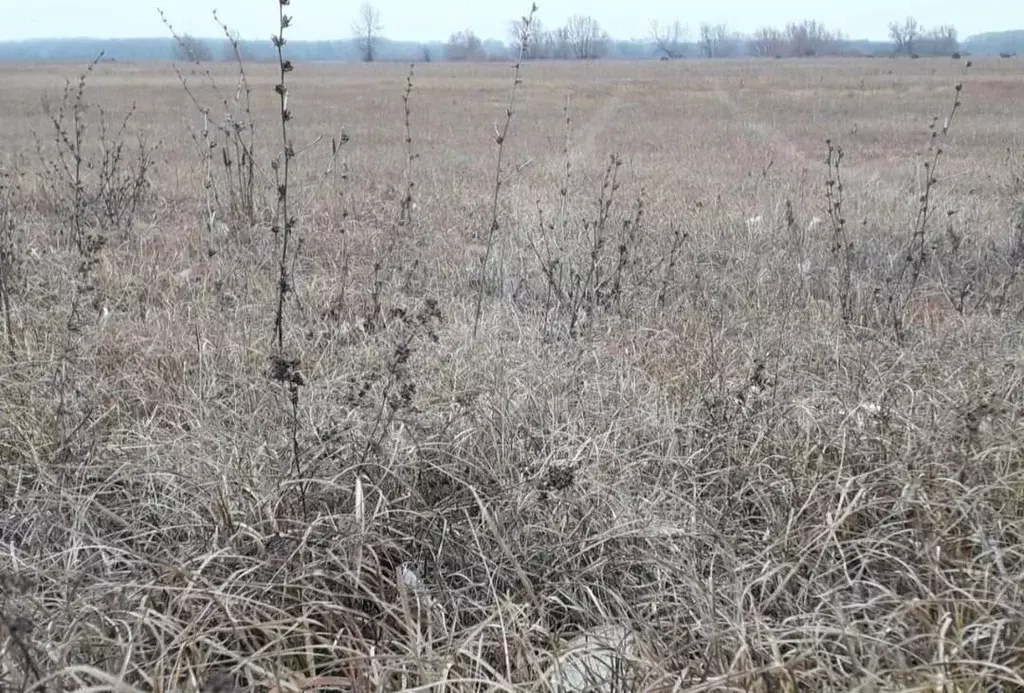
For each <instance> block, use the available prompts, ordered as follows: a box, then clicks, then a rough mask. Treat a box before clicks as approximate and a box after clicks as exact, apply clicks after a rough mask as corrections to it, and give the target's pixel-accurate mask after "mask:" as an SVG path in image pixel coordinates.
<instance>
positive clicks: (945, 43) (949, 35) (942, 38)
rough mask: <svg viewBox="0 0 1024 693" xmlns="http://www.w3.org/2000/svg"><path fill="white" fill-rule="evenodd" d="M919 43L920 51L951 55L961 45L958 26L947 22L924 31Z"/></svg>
mask: <svg viewBox="0 0 1024 693" xmlns="http://www.w3.org/2000/svg"><path fill="white" fill-rule="evenodd" d="M918 45H919V48H918V50H919V51H920V52H924V53H929V54H931V55H951V54H953V53H955V52H956V50H957V49H958V48H959V47H960V42H959V41H958V40H957V31H956V27H954V26H951V25H948V24H945V25H943V26H939V27H936V28H934V29H929V30H928V31H924V32H922V34H921V38H920V39H919V40H918Z"/></svg>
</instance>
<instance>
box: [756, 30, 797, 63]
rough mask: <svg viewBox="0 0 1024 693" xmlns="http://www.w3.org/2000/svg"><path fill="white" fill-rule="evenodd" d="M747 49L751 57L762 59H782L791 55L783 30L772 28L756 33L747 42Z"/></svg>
mask: <svg viewBox="0 0 1024 693" xmlns="http://www.w3.org/2000/svg"><path fill="white" fill-rule="evenodd" d="M747 48H748V50H749V52H750V54H751V55H754V56H757V57H760V58H780V57H782V56H783V55H786V54H788V53H789V46H788V45H787V43H786V35H785V34H784V33H783V32H782V30H781V29H777V28H775V27H771V26H766V27H762V28H761V29H758V30H757V31H755V32H754V35H753V36H752V37H751V38H750V41H749V42H747Z"/></svg>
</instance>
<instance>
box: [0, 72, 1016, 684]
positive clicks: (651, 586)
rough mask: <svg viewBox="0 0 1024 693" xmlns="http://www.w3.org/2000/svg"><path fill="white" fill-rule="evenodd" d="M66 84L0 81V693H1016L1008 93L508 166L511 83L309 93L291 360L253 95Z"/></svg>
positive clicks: (264, 150) (728, 124)
mask: <svg viewBox="0 0 1024 693" xmlns="http://www.w3.org/2000/svg"><path fill="white" fill-rule="evenodd" d="M83 69H84V66H67V65H60V66H55V65H33V66H5V68H4V70H3V72H2V73H0V338H2V340H3V342H2V349H0V544H2V549H3V550H0V581H2V582H0V585H2V587H3V589H2V590H0V688H2V689H3V690H35V691H44V690H47V691H48V690H65V689H66V690H74V689H78V688H85V687H88V686H95V687H94V688H91V689H90V690H115V685H118V684H123V685H124V686H127V688H124V687H122V688H118V689H117V690H139V691H170V690H174V691H193V690H210V691H212V690H215V689H216V690H231V686H232V685H237V686H238V689H237V690H239V691H249V690H253V691H279V692H281V693H283V692H284V691H294V690H300V689H305V690H314V689H318V690H327V689H331V690H353V691H360V692H363V691H367V692H368V691H397V690H437V691H441V690H458V691H462V690H467V691H468V690H473V691H485V690H486V691H499V690H500V691H510V690H522V691H537V690H547V689H548V688H549V687H557V686H558V685H559V681H561V682H562V683H561V684H560V685H561V687H562V689H563V690H583V689H584V686H583V685H582V684H578V683H577V684H571V683H569V678H571V677H569V676H568V675H567V674H566V673H565V671H566V667H570V668H571V666H570V665H569V664H567V663H566V662H568V661H569V660H567V659H565V657H564V656H563V653H564V652H565V650H566V647H567V643H569V642H570V641H572V640H573V638H577V642H579V640H578V638H579V636H580V635H581V634H587V633H590V634H593V633H595V632H597V630H599V629H603V632H605V633H606V634H607V633H612V636H607V637H606V638H605V639H606V640H611V641H614V642H613V644H617V645H622V646H621V647H619V648H618V649H619V650H620V652H619V653H617V654H615V655H612V654H605V655H602V656H601V657H599V658H598V659H599V660H600V662H609V661H612V660H614V662H615V666H614V667H612V668H611V669H607V667H606V670H605V671H604V673H603V674H602V675H603V676H605V677H609V676H610V677H611V678H612V679H613V681H611V682H609V683H606V684H604V683H602V684H594V685H595V686H597V687H596V688H595V689H594V690H602V691H610V690H616V691H618V690H659V691H670V690H671V691H698V690H700V691H711V690H715V691H720V690H744V691H758V692H761V691H764V692H765V693H767V692H769V691H796V690H807V691H833V690H834V691H840V690H842V691H849V690H863V691H896V690H900V691H904V690H905V691H911V690H913V691H945V690H957V691H979V692H980V691H991V690H999V689H997V688H994V686H995V685H996V683H998V682H1001V683H1002V685H1003V686H1004V688H1003V689H1002V690H1024V678H1022V675H1021V673H1020V672H1021V671H1024V447H1022V445H1024V429H1022V416H1024V386H1022V380H1024V351H1022V348H1024V332H1022V329H1021V325H1022V324H1024V323H1022V322H1021V319H1022V317H1024V276H1022V275H1024V120H1022V119H1024V70H1022V68H1021V63H1020V61H1019V60H984V59H979V60H975V61H974V62H973V65H971V66H970V67H967V66H966V65H965V63H964V62H962V61H954V60H950V59H942V60H939V59H922V60H888V59H862V60H853V59H851V60H807V61H802V60H799V61H798V60H766V61H742V60H740V61H689V60H687V61H678V62H671V63H661V62H650V63H643V64H640V63H637V64H630V63H600V62H597V63H586V64H583V63H579V64H574V63H564V64H563V63H557V64H555V63H552V64H543V63H526V64H524V65H523V66H522V70H521V73H520V77H521V82H520V84H519V85H518V87H517V89H516V91H515V101H514V107H513V109H512V110H513V115H512V119H511V123H510V126H509V129H508V133H507V135H506V136H505V137H504V139H501V146H500V147H499V144H498V140H499V139H500V138H499V136H498V135H499V133H500V132H502V130H503V128H504V126H505V120H506V110H507V109H508V106H509V98H510V92H511V89H512V85H513V78H514V74H515V73H514V71H513V70H512V69H510V67H509V66H508V65H507V64H489V65H459V66H453V65H442V64H426V65H417V66H416V67H415V70H414V71H413V72H412V73H410V72H409V66H406V65H371V66H362V65H358V66H357V65H320V64H317V65H307V64H298V65H296V68H295V71H294V72H292V73H290V74H289V75H288V84H289V97H288V109H289V110H290V112H291V115H292V119H291V121H289V123H288V128H289V130H288V133H289V137H290V138H291V141H292V143H293V148H294V150H295V158H294V159H292V160H291V162H290V166H289V179H288V185H287V186H286V189H285V190H286V196H287V200H288V204H289V216H290V217H292V218H293V222H292V224H293V225H292V227H291V228H292V229H293V233H292V236H291V238H290V246H289V247H290V250H289V254H288V255H287V256H286V259H285V262H284V263H283V267H284V269H285V271H286V275H285V276H286V280H287V281H286V283H287V286H288V287H289V288H290V291H289V292H288V293H287V295H286V296H285V299H286V300H285V302H284V308H283V312H282V313H281V319H280V324H281V326H282V329H281V341H280V344H279V343H278V341H277V338H276V336H275V311H276V309H277V305H278V291H279V287H280V286H281V267H282V263H281V261H280V258H281V252H282V248H281V243H282V240H283V236H284V233H283V228H284V224H283V223H282V222H281V220H280V218H279V217H278V216H276V209H277V208H278V205H277V204H276V203H277V201H278V199H279V193H278V189H279V186H280V187H284V186H282V185H281V181H283V179H282V178H281V176H282V175H283V168H284V167H283V166H281V165H280V164H281V161H282V159H281V152H282V144H281V122H280V116H279V111H278V108H279V101H278V97H277V95H276V94H275V93H274V89H273V86H274V84H275V82H276V80H277V77H276V73H275V69H276V66H268V65H247V66H246V67H245V81H240V79H239V75H238V70H237V68H232V67H230V66H217V67H216V68H213V72H212V73H208V72H206V71H205V70H204V69H201V68H198V67H194V66H188V65H186V66H179V69H180V70H181V72H180V73H176V71H175V68H174V67H173V66H171V65H169V64H165V65H130V64H108V63H102V64H98V65H96V66H95V68H94V69H92V70H91V72H89V73H88V75H87V77H86V78H85V81H84V85H85V86H84V89H83V91H82V92H81V97H77V96H76V93H77V89H78V84H79V82H78V79H79V75H80V74H82V72H83ZM65 79H69V80H70V92H68V94H67V96H66V98H65V99H64V100H63V101H62V89H63V88H64V84H65ZM183 82H184V84H183ZM410 83H411V90H410V89H409V84H410ZM958 84H962V90H961V91H958V87H957V85H958ZM246 87H248V88H249V89H250V90H251V92H250V93H251V103H250V104H249V105H248V106H247V105H246V99H245V94H246ZM403 95H405V96H406V97H407V99H406V100H403ZM955 103H956V106H954V104H955ZM76 104H77V108H76ZM133 104H134V111H132V110H131V109H132V108H133ZM62 108H63V111H62V110H61V109H62ZM203 108H206V109H208V110H207V115H206V116H205V117H204V115H203V112H202V109H203ZM76 110H77V112H78V113H79V114H80V119H79V122H80V123H81V127H79V128H76V127H75V120H74V114H75V112H76ZM47 111H48V112H49V113H50V114H51V115H52V116H53V117H54V118H55V119H56V120H57V123H58V125H59V128H55V126H54V122H53V121H52V119H51V118H50V117H48V115H47ZM61 113H63V117H62V116H61V115H60V114H61ZM128 113H131V117H130V118H129V119H128V120H127V121H125V120H124V119H125V115H126V114H128ZM225 116H228V119H227V120H226V119H225ZM951 116H952V117H951ZM62 118H63V119H62ZM101 121H102V122H105V123H106V125H105V127H104V126H102V125H101ZM122 122H125V123H126V125H125V126H124V127H123V128H122ZM947 125H948V129H947ZM827 141H830V142H831V146H832V147H833V149H832V152H831V154H830V153H829V151H830V150H829V145H827V144H826V142H827ZM836 148H841V150H842V157H841V159H840V158H839V154H838V151H839V150H838V149H836ZM499 149H500V150H501V166H500V169H499V168H498V167H497V160H498V154H499ZM829 161H830V162H831V164H829V163H827V162H829ZM837 162H838V173H837V170H836V163H837ZM496 179H497V180H500V181H501V186H500V188H499V189H498V190H497V195H496V194H495V187H496V186H495V181H496ZM930 179H933V180H931V181H930ZM250 181H251V182H250ZM829 193H831V196H829ZM840 198H841V203H840V202H839V199H840ZM272 228H274V229H277V232H276V233H272V231H271V229H272ZM625 633H628V636H625V635H624V634H625ZM623 640H625V641H626V642H624V643H622V642H620V641H623ZM559 657H562V660H561V661H562V665H561V668H560V665H558V664H557V662H558V661H559ZM598 668H599V669H600V667H598ZM215 684H217V685H220V686H221V688H219V689H218V688H217V686H216V685H215ZM203 686H205V687H206V688H205V689H204V688H203Z"/></svg>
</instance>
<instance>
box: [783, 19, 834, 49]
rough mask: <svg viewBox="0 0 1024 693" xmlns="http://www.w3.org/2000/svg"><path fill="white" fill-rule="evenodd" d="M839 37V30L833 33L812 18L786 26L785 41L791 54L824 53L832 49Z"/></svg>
mask: <svg viewBox="0 0 1024 693" xmlns="http://www.w3.org/2000/svg"><path fill="white" fill-rule="evenodd" d="M839 38H840V35H839V32H834V33H833V32H831V31H829V30H828V29H827V28H825V25H824V24H822V23H821V22H817V21H814V20H813V19H805V20H804V21H802V22H800V23H798V24H797V23H792V22H791V23H790V24H789V25H787V26H786V42H787V43H788V44H789V54H790V55H793V56H805V55H825V54H827V53H829V52H831V51H832V48H833V46H834V44H836V43H837V42H838V41H839Z"/></svg>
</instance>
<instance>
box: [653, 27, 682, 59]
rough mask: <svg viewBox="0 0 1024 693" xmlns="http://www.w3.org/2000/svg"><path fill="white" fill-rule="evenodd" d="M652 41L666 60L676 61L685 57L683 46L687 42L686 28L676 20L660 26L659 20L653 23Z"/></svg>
mask: <svg viewBox="0 0 1024 693" xmlns="http://www.w3.org/2000/svg"><path fill="white" fill-rule="evenodd" d="M651 41H653V42H654V45H655V47H656V48H657V50H658V52H659V53H660V54H661V55H662V57H664V58H668V59H670V60H674V59H675V58H681V57H683V44H684V43H685V41H686V27H684V26H683V25H682V24H680V23H679V20H678V19H676V20H674V21H673V22H671V23H668V24H665V25H660V24H659V23H658V20H656V19H655V20H653V21H652V22H651Z"/></svg>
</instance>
